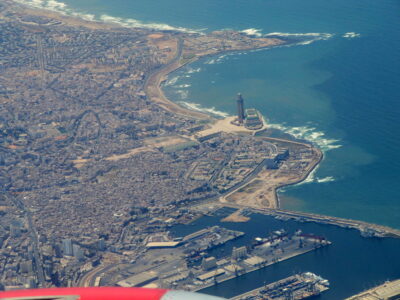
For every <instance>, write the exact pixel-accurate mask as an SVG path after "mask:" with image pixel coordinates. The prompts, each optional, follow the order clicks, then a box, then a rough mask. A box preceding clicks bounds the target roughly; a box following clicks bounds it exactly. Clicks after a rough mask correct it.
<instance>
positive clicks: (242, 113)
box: [236, 93, 245, 124]
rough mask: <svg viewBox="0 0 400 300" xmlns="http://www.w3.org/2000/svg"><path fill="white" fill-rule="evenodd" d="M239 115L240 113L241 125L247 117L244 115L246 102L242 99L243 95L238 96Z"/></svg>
mask: <svg viewBox="0 0 400 300" xmlns="http://www.w3.org/2000/svg"><path fill="white" fill-rule="evenodd" d="M236 102H237V113H238V122H239V123H240V124H243V121H244V118H245V115H244V100H243V97H242V94H240V93H239V94H238V98H237V101H236Z"/></svg>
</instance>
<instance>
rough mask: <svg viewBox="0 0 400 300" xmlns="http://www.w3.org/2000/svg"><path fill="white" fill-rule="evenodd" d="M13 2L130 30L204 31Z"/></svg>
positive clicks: (46, 2)
mask: <svg viewBox="0 0 400 300" xmlns="http://www.w3.org/2000/svg"><path fill="white" fill-rule="evenodd" d="M14 1H16V2H18V3H21V4H24V5H28V6H31V7H35V8H40V9H47V10H52V11H55V12H58V13H61V14H63V15H67V16H73V17H79V18H82V19H84V20H88V21H102V22H107V23H114V24H118V25H120V26H123V27H132V28H135V27H136V28H137V27H138V28H149V29H156V30H168V31H169V30H172V31H181V32H187V33H199V34H202V33H201V32H202V31H204V30H205V29H204V28H203V29H199V30H194V29H189V28H184V27H176V26H171V25H168V24H163V23H146V22H142V21H139V20H136V19H131V18H126V19H124V18H119V17H114V16H110V15H106V14H103V15H101V16H100V17H98V18H96V16H95V15H93V14H88V13H83V12H79V11H76V10H74V9H71V8H69V7H68V5H67V4H66V3H64V2H60V1H57V0H14Z"/></svg>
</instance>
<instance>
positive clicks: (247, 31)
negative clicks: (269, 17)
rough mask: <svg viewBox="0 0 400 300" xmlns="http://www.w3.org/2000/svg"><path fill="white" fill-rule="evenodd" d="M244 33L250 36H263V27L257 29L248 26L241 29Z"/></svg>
mask: <svg viewBox="0 0 400 300" xmlns="http://www.w3.org/2000/svg"><path fill="white" fill-rule="evenodd" d="M240 32H242V33H244V34H247V35H248V36H256V37H262V36H263V35H262V33H261V29H256V28H248V29H244V30H242V31H240Z"/></svg>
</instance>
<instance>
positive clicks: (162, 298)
mask: <svg viewBox="0 0 400 300" xmlns="http://www.w3.org/2000/svg"><path fill="white" fill-rule="evenodd" d="M222 299H223V298H219V297H214V296H209V295H204V294H197V293H191V292H185V291H172V290H162V289H146V288H117V287H99V288H52V289H36V290H13V291H6V292H0V300H222Z"/></svg>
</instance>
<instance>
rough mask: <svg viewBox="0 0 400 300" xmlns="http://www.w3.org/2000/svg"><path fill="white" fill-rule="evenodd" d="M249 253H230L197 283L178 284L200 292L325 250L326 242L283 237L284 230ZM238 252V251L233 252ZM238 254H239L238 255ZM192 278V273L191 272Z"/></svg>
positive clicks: (304, 236) (319, 238)
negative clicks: (295, 258)
mask: <svg viewBox="0 0 400 300" xmlns="http://www.w3.org/2000/svg"><path fill="white" fill-rule="evenodd" d="M257 240H258V243H257V244H255V245H254V246H253V247H254V249H253V250H251V251H250V252H249V253H247V252H243V253H241V254H238V253H237V252H236V253H235V250H233V252H232V257H231V258H228V257H226V258H225V259H223V261H225V263H224V264H223V263H219V262H217V263H216V268H214V269H213V270H212V271H209V272H208V273H204V274H202V275H200V276H197V279H198V280H195V281H192V282H188V281H186V282H182V283H181V284H183V283H184V285H185V286H186V287H188V288H189V289H190V290H192V291H201V290H203V289H206V288H209V287H211V286H213V285H216V284H219V283H222V282H225V281H228V280H231V279H233V278H235V277H240V276H242V275H244V274H248V273H250V272H253V271H257V270H259V269H262V268H265V267H268V266H271V265H274V264H276V263H279V262H282V261H285V260H288V259H290V258H293V257H296V256H299V255H302V254H305V253H308V252H311V251H314V250H316V249H318V248H321V247H324V246H328V245H330V244H331V242H330V241H328V240H326V239H324V238H322V237H317V236H315V237H313V236H311V235H303V234H302V233H301V232H297V233H295V234H294V235H293V236H291V237H289V236H287V234H286V232H285V231H284V230H281V231H277V232H275V235H274V236H271V237H268V238H264V239H260V238H258V239H257ZM236 250H238V249H236ZM238 252H239V251H238ZM193 272H194V273H195V274H196V271H195V270H193Z"/></svg>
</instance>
